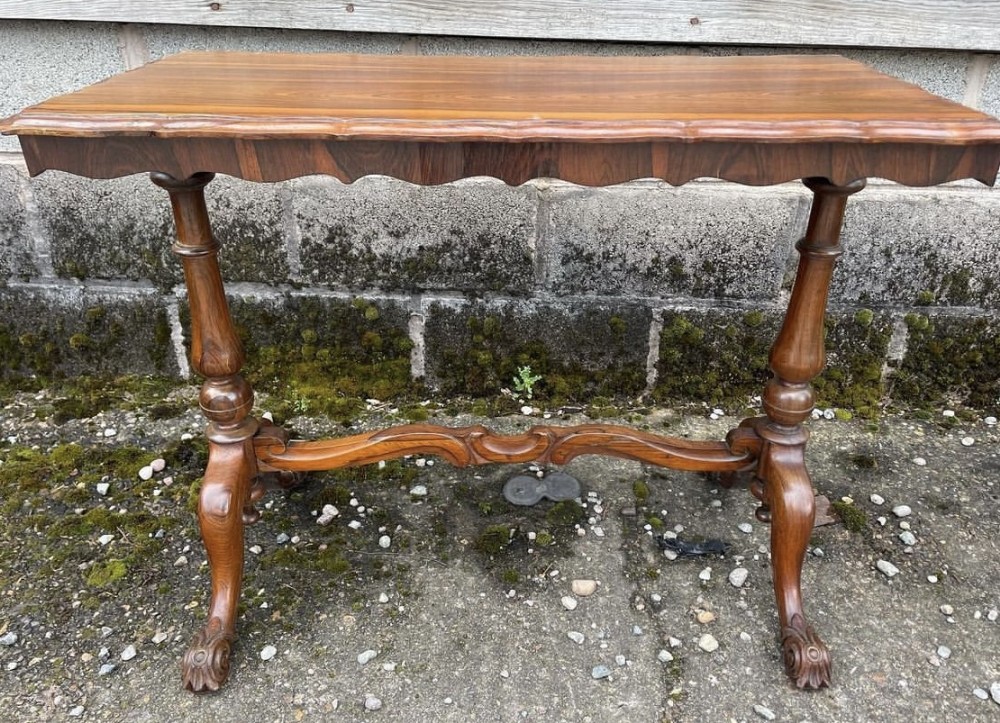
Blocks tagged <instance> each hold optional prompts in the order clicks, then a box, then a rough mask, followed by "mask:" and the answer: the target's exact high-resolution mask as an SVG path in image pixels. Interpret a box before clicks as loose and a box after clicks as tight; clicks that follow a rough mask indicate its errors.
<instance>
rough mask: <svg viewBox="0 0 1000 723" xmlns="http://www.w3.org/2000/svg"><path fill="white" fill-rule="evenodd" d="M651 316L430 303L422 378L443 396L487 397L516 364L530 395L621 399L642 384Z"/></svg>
mask: <svg viewBox="0 0 1000 723" xmlns="http://www.w3.org/2000/svg"><path fill="white" fill-rule="evenodd" d="M650 321H651V312H650V311H649V310H648V309H647V308H645V307H642V306H639V305H637V304H629V303H625V302H605V301H596V300H595V301H592V302H586V303H584V302H576V303H574V304H559V303H554V302H527V301H524V302H521V301H490V302H486V301H481V302H456V303H454V304H443V303H439V302H435V303H432V304H431V305H430V306H429V308H428V309H427V312H426V322H425V327H424V333H425V345H426V362H427V373H428V377H429V378H430V379H431V380H432V381H433V382H434V383H435V384H436V385H437V386H438V387H439V388H440V390H441V391H442V392H443V393H445V394H471V395H476V396H489V395H494V394H496V393H497V392H499V391H500V390H501V389H503V388H513V387H514V377H515V375H517V373H518V369H519V368H521V367H525V366H527V367H530V368H531V372H532V373H533V374H534V375H538V376H540V377H541V379H540V380H539V381H538V382H537V383H536V384H535V385H534V397H535V398H536V399H541V400H544V401H549V402H554V403H561V402H565V401H586V400H588V399H589V398H590V397H593V396H595V395H597V396H605V397H625V396H633V395H636V394H638V393H640V392H641V391H642V389H643V387H644V386H645V383H646V369H645V362H646V349H647V346H648V340H649V324H650Z"/></svg>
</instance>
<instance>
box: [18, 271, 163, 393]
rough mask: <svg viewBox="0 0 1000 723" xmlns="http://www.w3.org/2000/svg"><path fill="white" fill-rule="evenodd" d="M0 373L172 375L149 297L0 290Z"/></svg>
mask: <svg viewBox="0 0 1000 723" xmlns="http://www.w3.org/2000/svg"><path fill="white" fill-rule="evenodd" d="M0 366H2V374H3V376H4V377H7V378H9V377H12V376H19V375H35V374H37V375H40V376H42V377H52V376H54V375H79V374H88V375H90V374H121V373H131V374H158V375H176V374H177V373H178V369H177V362H176V358H175V357H174V353H173V349H172V346H171V340H170V324H169V321H168V318H167V313H166V309H165V307H164V304H163V301H162V299H161V298H160V297H159V295H157V294H154V293H152V292H150V291H148V290H147V291H140V290H134V289H129V290H122V291H121V292H111V291H106V290H105V291H93V290H88V289H84V288H82V287H74V286H68V287H55V288H53V287H42V288H38V289H29V288H25V287H19V288H10V287H8V288H6V289H3V290H0Z"/></svg>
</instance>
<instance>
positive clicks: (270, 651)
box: [260, 645, 278, 660]
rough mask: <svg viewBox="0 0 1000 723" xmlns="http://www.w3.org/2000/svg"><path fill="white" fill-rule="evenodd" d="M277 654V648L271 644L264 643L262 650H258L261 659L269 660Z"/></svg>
mask: <svg viewBox="0 0 1000 723" xmlns="http://www.w3.org/2000/svg"><path fill="white" fill-rule="evenodd" d="M277 654H278V649H277V648H276V647H274V646H273V645H265V646H264V648H263V650H261V651H260V659H261V660H270V659H271V658H273V657H274V656H275V655H277Z"/></svg>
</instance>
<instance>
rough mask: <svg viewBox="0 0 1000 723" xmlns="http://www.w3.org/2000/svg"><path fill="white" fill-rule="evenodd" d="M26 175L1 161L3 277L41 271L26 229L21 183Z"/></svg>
mask: <svg viewBox="0 0 1000 723" xmlns="http://www.w3.org/2000/svg"><path fill="white" fill-rule="evenodd" d="M23 183H24V177H23V174H22V173H21V171H20V170H19V169H18V168H16V167H15V166H13V165H8V164H0V279H4V280H9V279H19V280H21V281H24V280H26V279H27V278H29V277H31V276H36V275H37V274H38V269H37V268H36V267H35V264H34V261H33V260H32V257H33V255H34V248H33V246H32V243H31V238H30V234H29V233H28V229H27V214H26V213H25V209H24V202H23V198H22V197H23V195H24V194H23V193H22V184H23Z"/></svg>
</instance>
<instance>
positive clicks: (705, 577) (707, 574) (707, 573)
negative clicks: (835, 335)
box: [698, 567, 712, 582]
mask: <svg viewBox="0 0 1000 723" xmlns="http://www.w3.org/2000/svg"><path fill="white" fill-rule="evenodd" d="M698 579H699V580H702V581H704V582H708V581H709V580H711V579H712V568H710V567H706V568H705V569H704V570H702V571H701V572H699V573H698Z"/></svg>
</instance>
